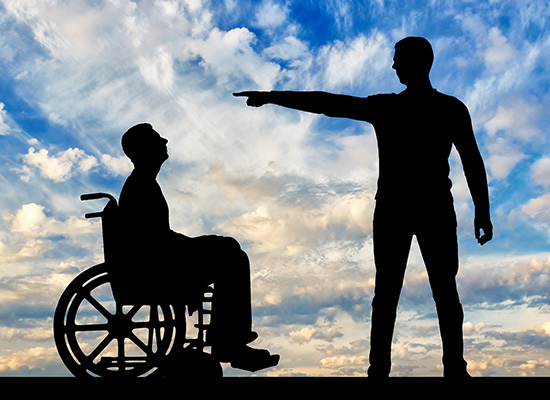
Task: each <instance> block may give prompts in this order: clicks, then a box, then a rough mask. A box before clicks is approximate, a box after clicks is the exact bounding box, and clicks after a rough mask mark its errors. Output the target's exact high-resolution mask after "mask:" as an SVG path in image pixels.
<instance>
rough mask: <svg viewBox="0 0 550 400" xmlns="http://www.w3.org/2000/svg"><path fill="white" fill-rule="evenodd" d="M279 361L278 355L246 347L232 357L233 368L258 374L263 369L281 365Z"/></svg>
mask: <svg viewBox="0 0 550 400" xmlns="http://www.w3.org/2000/svg"><path fill="white" fill-rule="evenodd" d="M279 359H280V357H279V355H278V354H270V353H269V351H267V350H261V349H253V348H250V347H248V346H244V348H243V349H241V350H239V351H237V352H235V353H234V355H233V356H232V357H231V366H232V367H233V368H238V369H243V370H245V371H250V372H256V371H259V370H261V369H265V368H270V367H274V366H275V365H277V364H279Z"/></svg>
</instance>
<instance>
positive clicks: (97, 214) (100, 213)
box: [84, 211, 103, 218]
mask: <svg viewBox="0 0 550 400" xmlns="http://www.w3.org/2000/svg"><path fill="white" fill-rule="evenodd" d="M102 215H103V212H101V211H99V212H93V213H87V214H84V217H85V218H97V217H101V216H102Z"/></svg>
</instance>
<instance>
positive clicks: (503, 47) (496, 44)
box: [485, 27, 519, 73]
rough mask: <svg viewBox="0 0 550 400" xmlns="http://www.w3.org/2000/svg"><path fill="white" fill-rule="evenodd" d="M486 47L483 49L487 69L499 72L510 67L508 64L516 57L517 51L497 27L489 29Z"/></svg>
mask: <svg viewBox="0 0 550 400" xmlns="http://www.w3.org/2000/svg"><path fill="white" fill-rule="evenodd" d="M487 42H488V45H487V49H486V51H485V64H486V65H487V68H488V69H489V71H491V72H493V73H500V72H503V71H504V70H506V69H508V68H510V64H511V63H513V62H515V61H516V60H517V58H518V55H519V54H518V52H517V51H516V50H515V49H514V48H513V47H512V46H511V45H510V43H509V42H508V40H507V39H506V38H505V37H504V36H503V35H502V32H501V31H500V29H499V28H497V27H493V28H491V29H489V33H488V35H487Z"/></svg>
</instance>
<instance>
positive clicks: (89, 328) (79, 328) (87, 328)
mask: <svg viewBox="0 0 550 400" xmlns="http://www.w3.org/2000/svg"><path fill="white" fill-rule="evenodd" d="M71 328H72V330H74V331H75V332H93V331H107V330H108V329H109V325H108V324H87V325H76V324H74V325H73V326H72V327H71Z"/></svg>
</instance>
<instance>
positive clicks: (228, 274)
mask: <svg viewBox="0 0 550 400" xmlns="http://www.w3.org/2000/svg"><path fill="white" fill-rule="evenodd" d="M167 143H168V140H166V139H164V138H162V137H161V136H160V135H159V134H158V133H157V132H156V131H155V130H154V129H153V127H152V126H151V125H150V124H147V123H143V124H138V125H135V126H133V127H132V128H130V129H129V130H128V131H127V132H126V133H125V134H124V135H123V137H122V148H123V150H124V153H125V154H126V155H127V156H128V158H130V160H131V161H132V163H133V165H134V169H133V171H132V173H131V174H130V176H129V177H128V178H127V180H126V182H125V184H124V186H123V188H122V191H121V193H120V199H119V216H120V218H121V220H120V227H121V230H120V231H119V232H120V236H121V237H120V239H121V241H122V242H123V243H124V244H123V248H124V250H123V252H122V254H123V257H124V263H123V264H122V265H124V266H125V267H124V268H127V269H128V271H124V277H125V278H124V279H125V282H126V284H127V285H132V287H133V288H136V289H137V290H138V291H143V292H148V293H149V294H152V295H154V296H159V297H163V298H166V299H168V300H169V301H170V302H172V303H182V304H187V305H188V306H189V305H192V304H193V301H194V299H197V298H199V297H198V296H200V294H201V290H202V289H204V287H206V286H207V285H209V284H212V283H213V284H214V289H215V292H216V293H215V297H216V300H215V304H214V305H213V307H212V316H211V323H210V327H209V328H208V331H207V341H208V342H209V343H210V344H211V346H212V354H213V355H214V357H215V358H216V359H217V360H218V361H220V362H230V363H231V365H232V366H233V367H235V368H240V369H244V370H248V371H256V370H259V369H263V368H268V367H272V366H275V365H277V364H278V362H279V356H278V355H272V354H270V353H269V351H268V350H264V349H255V348H251V347H249V346H248V344H249V343H250V342H252V341H254V340H255V339H256V338H257V336H258V335H257V333H256V332H254V331H252V310H251V290H250V265H249V260H248V256H247V255H246V253H245V252H244V251H243V250H242V249H241V247H240V245H239V243H238V242H237V241H236V240H235V239H233V238H230V237H222V236H211V235H210V236H200V237H188V236H185V235H183V234H181V233H177V232H174V231H173V230H172V229H171V228H170V223H169V211H168V204H167V202H166V199H165V198H164V195H163V193H162V190H161V188H160V186H159V184H158V182H157V180H156V177H157V174H158V173H159V172H160V168H161V166H162V164H163V163H164V161H166V160H167V159H168V151H167V147H166V144H167Z"/></svg>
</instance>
